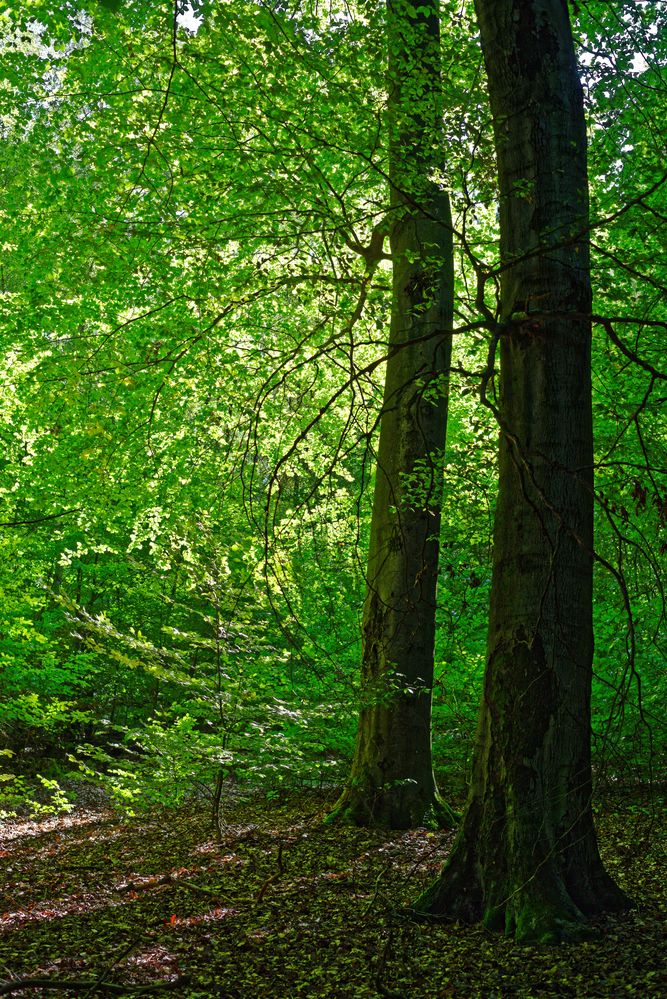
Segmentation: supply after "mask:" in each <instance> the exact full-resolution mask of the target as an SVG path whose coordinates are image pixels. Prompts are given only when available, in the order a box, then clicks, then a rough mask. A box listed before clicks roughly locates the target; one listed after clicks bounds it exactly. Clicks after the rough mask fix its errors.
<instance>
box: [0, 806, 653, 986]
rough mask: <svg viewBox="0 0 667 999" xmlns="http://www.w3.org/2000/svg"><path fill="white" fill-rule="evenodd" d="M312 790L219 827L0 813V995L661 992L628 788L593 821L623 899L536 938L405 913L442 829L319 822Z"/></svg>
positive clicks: (441, 845) (643, 857)
mask: <svg viewBox="0 0 667 999" xmlns="http://www.w3.org/2000/svg"><path fill="white" fill-rule="evenodd" d="M326 805H327V801H326V799H325V798H324V797H323V796H322V795H321V794H314V793H308V794H300V795H292V796H289V797H286V798H285V799H284V800H282V801H273V802H269V801H267V800H266V799H265V798H264V797H261V796H254V797H251V798H249V799H247V800H238V799H236V800H230V802H229V804H228V806H227V809H226V814H225V822H224V824H223V828H222V835H221V839H220V841H219V842H218V841H216V840H215V839H212V838H211V831H210V827H209V826H208V824H207V820H206V816H205V815H203V814H200V813H198V812H197V811H195V810H189V811H188V810H184V811H180V812H178V813H173V812H160V813H156V814H154V815H152V816H149V817H146V816H143V817H140V818H135V819H132V820H131V821H123V820H121V819H120V818H119V817H118V815H116V814H114V813H112V812H110V811H108V810H106V809H105V808H104V807H102V806H101V805H100V804H99V803H98V804H93V803H91V804H90V805H89V806H88V807H84V806H79V807H78V808H77V809H76V810H75V811H74V812H73V813H72V814H71V815H69V816H66V817H62V818H57V819H55V818H52V819H47V820H43V821H42V822H23V823H21V822H16V823H7V824H6V825H5V827H4V829H3V830H2V831H1V832H0V848H1V849H0V856H1V857H2V863H3V865H4V867H5V880H6V883H5V886H4V891H3V899H2V902H1V903H0V995H2V994H5V995H19V996H50V997H58V996H71V995H73V994H76V995H80V996H100V995H105V994H106V995H121V996H123V995H127V996H130V995H141V994H150V995H158V996H159V995H162V994H164V995H171V996H174V995H176V996H183V997H189V999H196V997H209V996H221V997H227V999H246V997H247V999H254V997H273V996H275V997H285V999H286V997H292V996H294V997H298V996H308V997H325V996H327V997H330V996H341V997H345V996H348V997H355V999H364V997H370V996H378V995H379V996H393V997H396V999H399V997H400V999H421V997H424V999H426V997H429V999H431V997H438V996H443V997H445V996H455V997H476V996H478V997H485V999H503V997H505V996H521V997H542V996H600V997H605V999H611V997H620V996H624V997H625V996H641V997H653V996H663V995H665V996H667V974H666V973H665V970H664V966H663V964H662V954H663V953H664V943H665V938H664V928H665V926H664V918H665V917H664V911H665V905H664V903H665V897H666V895H667V890H666V888H665V875H664V869H665V867H664V862H665V848H664V842H663V841H662V840H661V835H660V834H661V830H660V828H659V826H658V824H657V823H656V819H655V814H653V815H651V814H649V813H648V811H644V810H643V809H641V808H640V807H637V804H636V803H635V804H632V805H630V806H628V803H627V802H625V803H621V804H619V803H618V802H616V803H613V802H607V803H606V804H605V806H604V807H603V808H602V809H601V812H600V815H599V826H600V835H601V846H602V850H603V853H604V856H605V860H606V863H607V864H608V866H609V868H610V869H611V871H612V873H613V874H614V876H615V877H616V878H617V879H618V881H619V883H620V884H621V885H622V887H623V888H625V889H626V891H628V893H629V894H630V895H631V896H632V897H634V898H635V900H636V901H637V903H638V906H637V908H636V909H635V910H634V911H632V912H630V913H628V914H625V915H622V916H617V917H613V918H612V917H608V918H605V919H602V920H600V921H599V924H598V927H599V935H598V937H597V938H596V939H594V940H592V941H590V942H587V943H584V944H578V945H564V946H561V947H559V948H541V949H540V948H537V947H530V946H517V945H516V944H514V943H513V942H512V941H510V940H505V939H503V938H502V937H499V936H496V935H492V934H489V933H487V932H485V931H484V930H482V929H480V928H479V927H472V928H471V927H464V926H458V925H453V924H451V923H440V924H435V925H433V924H428V925H422V924H414V923H411V922H409V921H406V920H405V919H404V918H403V917H401V915H400V914H399V911H398V910H400V908H401V907H402V906H405V905H406V904H409V903H410V901H411V900H413V899H414V898H415V897H416V895H417V894H418V893H419V892H420V890H422V889H423V888H424V887H425V886H426V885H427V884H428V882H429V881H430V880H431V879H432V878H433V877H434V875H435V874H436V873H437V871H438V869H439V867H440V864H441V863H442V861H443V860H444V858H445V857H446V855H447V852H448V850H449V848H450V846H451V843H452V838H453V835H452V833H449V832H431V831H427V830H425V829H420V830H414V831H410V832H401V833H396V832H394V833H391V832H389V833H388V832H380V831H369V830H363V829H348V828H334V829H332V828H331V827H327V826H323V825H322V824H321V821H320V820H321V817H322V814H323V811H324V808H325V807H326ZM26 978H30V979H38V980H40V982H41V984H39V985H35V986H33V987H28V986H26V985H25V984H21V980H25V979H26ZM58 983H60V985H58ZM66 983H69V985H67V987H65V986H66ZM144 989H146V992H145V993H144Z"/></svg>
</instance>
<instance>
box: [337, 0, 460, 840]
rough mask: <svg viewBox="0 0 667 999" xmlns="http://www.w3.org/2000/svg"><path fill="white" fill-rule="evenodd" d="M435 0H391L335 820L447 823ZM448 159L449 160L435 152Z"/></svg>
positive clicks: (449, 303) (444, 221)
mask: <svg viewBox="0 0 667 999" xmlns="http://www.w3.org/2000/svg"><path fill="white" fill-rule="evenodd" d="M437 10H438V8H437V2H435V0H427V2H425V3H423V4H421V5H414V6H413V5H411V4H408V3H406V2H404V0H391V2H389V4H388V9H387V17H388V21H387V23H388V49H389V73H388V78H389V102H388V127H389V130H390V144H389V145H390V178H391V213H390V215H391V219H392V223H391V227H390V246H391V255H392V262H393V290H392V311H391V326H390V332H389V358H388V361H387V368H386V375H385V390H384V400H383V408H382V414H381V422H380V439H379V445H378V457H377V472H376V483H375V494H374V500H373V515H372V523H371V538H370V549H369V557H368V573H367V595H366V601H365V607H364V618H363V654H362V704H361V711H360V717H359V725H358V732H357V741H356V748H355V754H354V761H353V765H352V770H351V774H350V778H349V781H348V784H347V786H346V788H345V790H344V791H343V794H342V796H341V798H340V800H339V802H338V803H337V805H336V806H335V808H334V810H333V812H332V814H331V816H330V817H329V819H330V821H333V820H336V819H341V820H345V821H349V822H354V823H356V824H358V825H381V826H388V827H392V828H409V827H412V826H416V825H420V824H423V823H427V824H437V825H443V824H449V823H451V822H452V821H453V818H454V817H453V814H452V812H451V810H450V809H449V808H447V806H446V805H445V804H444V802H442V801H441V799H440V798H439V796H438V792H437V789H436V786H435V780H434V777H433V769H432V763H431V688H432V685H433V654H434V642H435V609H436V586H437V577H438V553H439V533H440V505H441V501H442V484H441V479H442V473H441V464H440V463H439V459H440V456H441V454H442V451H443V449H444V445H445V434H446V424H447V381H446V376H447V374H448V371H449V365H450V358H451V332H450V331H451V323H452V309H453V251H452V228H451V216H450V207H449V198H448V196H447V194H446V192H445V191H443V190H442V189H441V188H440V187H439V184H438V183H436V182H435V181H434V179H433V176H432V174H433V171H434V168H436V167H437V168H441V166H442V164H441V163H440V162H439V157H440V153H439V152H438V135H439V120H440V82H439V81H440V75H439V50H440V41H439V20H438V14H437ZM436 161H437V162H436Z"/></svg>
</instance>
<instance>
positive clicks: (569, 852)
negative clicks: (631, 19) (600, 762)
mask: <svg viewBox="0 0 667 999" xmlns="http://www.w3.org/2000/svg"><path fill="white" fill-rule="evenodd" d="M476 9H477V15H478V19H479V26H480V31H481V37H482V47H483V50H484V56H485V61H486V67H487V73H488V81H489V94H490V98H491V108H492V113H493V119H494V130H495V143H496V156H497V168H498V176H499V187H500V232H501V264H502V280H501V321H502V322H501V330H502V332H501V335H500V347H499V349H500V372H501V382H500V400H499V410H498V413H497V416H498V421H499V424H500V431H501V433H500V464H499V492H498V505H497V510H496V520H495V534H494V556H493V582H492V592H491V608H490V616H489V637H488V650H487V653H488V655H487V668H486V674H485V681H484V693H483V698H482V706H481V710H480V717H479V724H478V731H477V738H476V745H475V751H474V761H473V778H472V785H471V789H470V794H469V799H468V803H467V806H466V811H465V815H464V820H463V824H462V828H461V831H460V833H459V836H458V839H457V841H456V843H455V846H454V849H453V852H452V856H451V858H450V859H449V861H448V863H447V864H446V865H445V868H444V870H443V871H442V873H441V875H440V877H439V878H438V879H437V881H436V882H435V883H434V884H433V885H432V886H431V887H430V888H429V889H428V890H427V891H426V892H425V893H424V894H423V895H422V896H421V898H419V899H418V901H417V902H416V905H415V908H416V909H417V911H419V912H423V913H429V914H439V915H443V914H447V915H449V916H453V917H455V918H459V919H462V920H464V921H467V922H472V921H477V920H482V921H483V922H484V924H485V925H486V926H488V927H490V928H496V929H504V931H505V933H506V934H508V935H514V936H515V937H516V938H517V939H519V940H538V941H542V942H552V941H556V940H560V939H570V938H576V937H578V936H580V935H583V934H584V933H585V932H586V922H587V919H588V917H590V916H594V915H596V914H597V913H600V912H601V911H603V910H605V909H619V908H622V907H625V906H627V905H628V904H629V903H628V900H627V898H626V897H625V895H624V894H623V893H622V892H621V891H620V890H619V889H618V888H617V886H616V885H615V884H614V882H613V881H612V880H611V878H610V877H609V876H608V874H607V873H606V872H605V870H604V868H603V866H602V863H601V860H600V856H599V853H598V847H597V841H596V836H595V829H594V826H593V817H592V812H591V793H592V782H591V763H590V688H591V676H592V656H593V626H592V564H593V558H592V554H593V435H592V414H591V376H590V349H591V324H590V320H589V318H588V317H589V315H590V310H591V287H590V272H589V250H588V238H587V235H586V232H587V225H588V193H587V191H588V186H587V172H586V129H585V120H584V111H583V99H582V89H581V84H580V81H579V77H578V73H577V66H576V61H575V55H574V46H573V41H572V35H571V30H570V24H569V18H568V13H567V4H566V3H565V2H564V0H476Z"/></svg>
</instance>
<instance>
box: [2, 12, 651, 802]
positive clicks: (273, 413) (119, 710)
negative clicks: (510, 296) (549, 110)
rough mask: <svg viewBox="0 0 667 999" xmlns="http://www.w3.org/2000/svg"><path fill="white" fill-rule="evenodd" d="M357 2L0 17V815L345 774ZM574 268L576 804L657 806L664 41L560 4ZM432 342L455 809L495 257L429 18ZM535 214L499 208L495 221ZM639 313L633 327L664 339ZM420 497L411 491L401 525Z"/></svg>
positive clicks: (372, 98)
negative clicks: (584, 265) (590, 726)
mask: <svg viewBox="0 0 667 999" xmlns="http://www.w3.org/2000/svg"><path fill="white" fill-rule="evenodd" d="M380 7H381V5H379V4H372V3H370V2H368V3H366V2H363V0H362V2H360V3H356V4H351V5H350V4H347V3H340V4H339V3H336V2H332V3H331V4H329V5H328V6H327V7H326V9H324V7H323V6H322V5H318V4H316V3H313V4H310V3H291V2H288V0H285V2H278V0H276V2H268V0H267V2H259V0H258V2H256V3H246V4H231V3H226V2H220V3H212V2H205V0H201V2H197V3H193V4H192V5H190V6H187V7H186V5H184V4H181V3H180V2H178V0H176V2H175V3H174V4H166V3H159V4H150V5H148V4H145V3H141V2H139V0H127V2H125V3H123V4H122V5H120V4H116V3H111V2H105V3H95V4H91V5H88V6H87V7H86V8H84V7H83V6H81V5H80V4H78V3H73V2H69V3H61V4H52V3H47V2H46V0H31V2H29V3H26V4H23V5H21V8H20V10H18V9H17V10H7V11H5V12H4V13H3V14H2V15H1V17H0V52H1V53H2V70H1V74H2V75H1V82H0V102H1V105H0V106H1V109H2V110H1V117H0V122H1V124H0V128H1V129H2V138H3V148H4V157H3V164H2V175H3V176H2V181H3V183H2V188H3V194H2V197H1V199H0V242H1V243H2V247H3V259H2V267H1V270H0V282H1V286H0V354H1V357H2V364H1V365H0V394H1V399H2V414H1V417H0V419H1V430H0V432H1V434H2V442H3V456H2V464H1V471H0V494H1V497H2V516H1V520H2V525H1V527H0V546H1V547H2V554H3V558H2V563H1V565H0V590H1V592H2V597H3V599H2V606H1V609H0V657H1V658H0V685H1V688H2V698H1V699H0V738H1V740H2V749H1V750H0V752H2V753H3V754H4V756H5V761H4V762H5V767H4V769H5V771H6V772H5V773H4V774H3V775H2V784H1V785H0V808H1V809H2V810H3V811H4V812H13V811H15V810H16V809H17V808H20V807H22V806H23V805H25V803H26V801H32V803H33V804H32V807H33V808H38V809H45V808H47V809H48V808H49V807H52V808H55V809H60V808H62V807H63V806H64V805H65V803H66V795H70V796H71V795H73V794H74V789H75V786H76V785H75V782H74V780H73V778H74V777H76V778H77V779H80V778H82V777H84V778H88V779H91V780H93V779H95V780H98V779H99V780H103V781H104V782H105V783H106V784H107V786H108V788H109V789H110V791H111V793H112V794H113V796H114V797H115V799H116V800H117V801H118V802H119V804H121V805H123V806H124V807H126V808H128V809H130V810H137V809H140V808H144V807H151V806H152V804H153V803H155V802H162V803H167V804H175V803H177V802H179V801H182V800H183V799H184V798H187V797H192V796H201V797H203V798H205V799H206V800H207V801H208V802H209V805H210V808H211V811H212V815H213V817H214V819H215V820H216V821H217V818H218V815H219V806H220V798H221V793H222V790H223V786H224V782H225V781H226V780H227V779H228V778H233V779H234V780H242V781H246V782H248V783H250V784H251V785H254V786H256V785H261V786H263V787H265V788H266V790H267V791H268V792H270V793H275V791H276V788H277V787H279V785H280V784H283V783H285V782H290V783H294V782H296V783H305V784H311V785H312V784H314V785H322V784H329V783H336V782H339V781H340V780H341V778H342V777H344V775H345V772H346V770H347V767H348V765H349V759H350V755H351V749H352V739H353V736H354V726H355V717H356V711H357V696H358V687H357V684H358V680H357V671H358V664H359V659H360V647H359V615H360V610H361V603H362V600H363V581H364V563H365V557H366V549H367V544H368V533H369V522H370V497H371V492H372V490H371V486H372V479H373V474H374V453H375V451H374V449H375V444H376V440H377V429H378V413H379V406H380V397H381V387H382V374H383V364H384V360H385V359H386V342H387V325H388V316H389V308H390V302H389V290H390V288H389V286H390V263H389V261H387V260H384V259H377V258H374V257H373V254H372V252H371V249H372V235H373V232H374V230H375V229H376V227H377V226H378V225H379V224H381V223H382V221H383V219H384V217H385V215H386V212H387V210H388V197H389V196H388V191H387V185H386V178H387V143H386V135H385V127H384V118H385V109H386V95H385V89H384V68H383V67H384V43H383V18H382V12H381V10H380ZM573 9H574V13H575V15H576V31H577V38H578V43H579V45H580V53H581V63H582V69H581V72H582V75H583V78H584V80H585V85H586V93H587V102H588V108H587V110H588V116H589V132H590V158H591V183H592V207H593V221H592V232H591V235H592V241H593V249H594V272H593V277H594V282H595V295H596V299H595V303H594V313H595V316H596V326H595V357H594V365H595V381H594V412H595V419H596V428H595V429H596V498H597V525H596V529H597V540H596V551H597V563H598V564H597V579H596V586H597V589H596V598H595V624H596V647H597V653H596V677H595V683H594V704H593V712H594V732H593V738H594V750H595V760H594V762H595V767H596V772H597V774H598V775H599V777H600V779H601V780H605V781H615V782H618V781H621V782H624V783H627V782H634V781H636V780H642V781H643V780H644V779H646V778H648V777H650V776H652V777H656V776H658V775H659V774H661V773H664V751H665V729H664V719H663V718H662V713H661V710H660V703H661V699H663V698H664V693H665V678H664V662H665V659H666V658H667V656H666V653H667V643H666V640H665V630H664V610H665V607H664V585H665V574H664V564H665V560H664V555H665V551H667V428H666V426H665V407H664V403H665V391H664V385H665V378H666V373H665V370H664V368H665V365H664V348H663V346H662V344H663V343H664V335H665V331H666V329H667V324H666V323H665V320H664V314H663V312H662V311H661V306H662V303H663V301H664V295H665V291H666V290H667V267H666V263H665V258H664V240H665V219H666V217H667V201H666V200H665V190H666V188H667V175H665V173H664V162H663V153H664V148H665V140H666V138H667V137H666V135H665V116H664V113H661V111H662V112H664V107H665V94H666V87H667V81H666V80H665V64H666V53H665V46H666V45H667V31H665V30H664V29H665V25H664V23H662V22H663V21H664V12H662V11H661V10H660V9H659V8H658V9H656V5H652V4H647V3H634V4H628V3H624V2H621V0H614V2H613V3H598V2H593V0H591V2H588V3H581V4H577V5H573ZM442 13H443V18H445V19H446V22H447V30H446V31H443V57H442V58H443V70H444V87H443V89H444V97H443V99H444V128H445V134H446V137H447V143H448V154H449V162H448V176H447V177H443V178H440V180H441V181H442V182H443V183H446V185H447V187H448V188H449V189H450V190H451V193H452V201H453V208H454V213H455V219H454V228H455V237H456V261H457V273H456V311H455V326H456V329H455V336H454V359H453V371H452V375H451V379H450V412H449V426H448V439H447V447H446V449H444V450H443V453H442V456H441V464H442V472H443V475H444V481H445V496H446V501H445V505H444V508H443V525H442V531H441V570H440V583H439V587H440V588H439V612H438V614H439V628H438V637H437V647H436V663H437V670H436V681H435V685H434V736H433V738H434V752H435V760H436V765H437V766H438V768H440V769H441V770H442V771H443V772H444V773H445V774H446V776H447V780H448V782H449V784H450V786H451V785H454V786H455V787H461V786H462V785H463V783H464V781H465V776H466V767H467V761H468V757H469V752H470V740H471V736H472V732H473V729H474V724H475V715H476V708H477V702H478V698H479V685H480V679H481V672H482V668H483V662H484V643H485V627H486V613H487V602H488V593H489V587H490V550H491V523H492V516H493V505H494V494H495V447H496V428H495V426H494V422H493V417H492V414H491V412H490V411H489V409H488V407H485V406H483V405H482V403H481V402H480V392H479V389H480V385H483V386H484V389H485V392H486V393H488V394H489V397H490V396H491V393H492V392H493V384H494V375H493V370H488V368H487V364H488V358H487V353H488V349H489V339H490V335H489V333H488V331H487V326H486V323H487V321H488V319H489V317H490V316H492V315H493V314H495V311H496V308H497V301H496V286H497V276H498V274H497V267H498V250H497V238H498V234H497V222H496V203H495V198H496V195H495V188H494V179H493V177H494V169H493V155H492V141H491V134H490V118H489V112H488V109H487V105H486V96H485V89H484V87H485V84H484V77H483V70H482V68H481V59H480V54H479V48H478V42H477V37H476V31H475V27H474V21H473V19H472V14H471V11H470V10H469V8H468V5H467V4H466V3H461V2H457V3H454V2H448V3H443V4H442ZM525 197H526V198H527V199H529V198H530V191H526V192H525ZM661 316H662V318H661ZM418 489H419V483H418V482H416V483H415V490H417V491H418Z"/></svg>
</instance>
